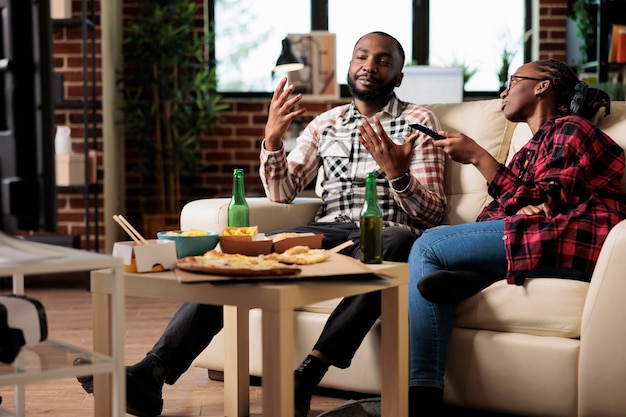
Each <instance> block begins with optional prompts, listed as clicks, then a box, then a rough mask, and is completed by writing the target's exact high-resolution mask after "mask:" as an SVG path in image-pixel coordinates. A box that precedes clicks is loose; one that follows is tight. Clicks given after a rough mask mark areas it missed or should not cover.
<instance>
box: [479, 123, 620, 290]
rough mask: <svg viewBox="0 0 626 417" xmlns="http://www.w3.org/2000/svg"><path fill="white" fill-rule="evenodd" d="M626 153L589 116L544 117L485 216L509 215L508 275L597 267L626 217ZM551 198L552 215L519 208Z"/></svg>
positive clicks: (493, 189) (496, 183)
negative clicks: (538, 269)
mask: <svg viewBox="0 0 626 417" xmlns="http://www.w3.org/2000/svg"><path fill="white" fill-rule="evenodd" d="M623 174H624V152H623V150H622V148H621V147H620V146H619V145H617V144H616V143H615V142H614V141H613V140H612V139H611V138H610V137H608V136H607V135H605V134H604V133H603V132H602V131H601V130H599V129H597V128H595V127H594V126H593V125H592V124H591V123H590V122H589V121H588V120H586V119H583V118H580V117H578V116H566V117H561V118H557V119H553V120H550V121H548V122H546V123H544V124H543V125H542V126H541V128H540V129H539V130H538V131H537V133H536V134H535V135H534V137H533V138H532V139H531V140H530V141H529V142H528V143H527V144H526V146H524V147H523V148H522V149H520V150H519V151H518V152H517V153H516V154H515V156H514V157H513V159H512V160H511V162H510V163H509V165H508V167H507V168H505V167H504V166H500V168H499V169H498V172H497V173H496V175H495V177H494V178H493V180H492V181H491V183H490V184H489V194H490V195H491V196H492V197H494V200H493V201H492V202H491V204H489V205H488V206H487V207H486V208H485V209H484V211H483V212H482V213H481V215H480V216H479V217H478V221H485V220H493V219H502V218H504V237H503V239H504V246H505V249H506V255H507V261H508V272H507V281H508V282H509V283H511V284H512V283H515V284H518V285H521V284H522V283H523V282H524V279H525V278H526V277H527V276H528V273H529V272H530V271H531V270H533V269H534V268H535V267H540V266H541V267H558V268H572V269H576V270H579V271H587V272H593V269H594V267H595V264H596V261H597V260H598V255H599V254H600V249H601V247H602V244H603V243H604V241H605V239H606V237H607V235H608V233H609V230H611V228H612V227H613V226H615V225H616V224H617V223H618V222H619V221H620V220H622V219H624V218H625V217H626V194H624V190H623V189H622V186H621V183H620V181H621V179H622V175H623ZM541 203H547V204H548V206H549V207H550V208H551V210H552V217H545V216H543V215H535V216H528V215H522V214H515V213H517V211H518V210H519V209H520V208H522V207H525V206H528V205H531V204H532V205H539V204H541Z"/></svg>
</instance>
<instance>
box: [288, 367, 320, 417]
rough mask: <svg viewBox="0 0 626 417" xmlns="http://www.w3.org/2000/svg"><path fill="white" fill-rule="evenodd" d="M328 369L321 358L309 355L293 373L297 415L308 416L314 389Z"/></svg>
mask: <svg viewBox="0 0 626 417" xmlns="http://www.w3.org/2000/svg"><path fill="white" fill-rule="evenodd" d="M326 371H328V366H327V365H326V364H325V363H324V362H322V360H321V359H319V358H316V357H315V356H313V355H308V356H307V357H306V359H304V361H303V362H302V363H301V364H300V367H298V369H296V370H295V371H294V373H293V376H294V409H295V417H307V415H308V414H309V410H310V409H311V397H312V396H313V389H315V387H316V386H317V384H319V382H320V381H321V380H322V378H323V377H324V375H325V374H326Z"/></svg>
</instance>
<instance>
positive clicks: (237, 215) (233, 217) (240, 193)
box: [228, 168, 250, 227]
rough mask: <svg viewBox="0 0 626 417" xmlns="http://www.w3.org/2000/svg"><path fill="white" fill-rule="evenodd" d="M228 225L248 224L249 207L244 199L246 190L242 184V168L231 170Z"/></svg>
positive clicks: (246, 225)
mask: <svg viewBox="0 0 626 417" xmlns="http://www.w3.org/2000/svg"><path fill="white" fill-rule="evenodd" d="M228 226H229V227H248V226H250V208H249V207H248V202H247V201H246V191H245V188H244V186H243V169H241V168H235V170H234V171H233V196H232V198H231V199H230V203H229V204H228Z"/></svg>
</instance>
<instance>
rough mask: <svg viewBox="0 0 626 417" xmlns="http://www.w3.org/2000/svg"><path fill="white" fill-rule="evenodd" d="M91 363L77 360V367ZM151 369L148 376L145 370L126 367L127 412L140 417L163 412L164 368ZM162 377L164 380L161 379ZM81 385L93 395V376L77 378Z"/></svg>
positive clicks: (153, 416)
mask: <svg viewBox="0 0 626 417" xmlns="http://www.w3.org/2000/svg"><path fill="white" fill-rule="evenodd" d="M88 363H90V362H89V361H88V360H87V359H83V358H77V359H75V360H74V365H75V366H80V365H84V364H88ZM153 368H156V369H150V371H152V372H151V374H155V373H156V374H157V375H156V377H155V376H153V375H150V374H146V372H145V370H144V369H140V368H137V367H136V366H127V367H126V412H127V413H128V414H132V415H134V416H139V417H155V416H159V415H161V412H162V411H163V396H162V387H163V382H164V380H165V377H164V374H162V373H161V372H160V370H161V369H162V368H160V367H158V365H156V366H153ZM161 376H162V378H161ZM76 379H77V380H78V382H80V385H81V386H82V387H83V389H84V390H85V391H86V392H87V393H88V394H93V375H84V376H78V377H76Z"/></svg>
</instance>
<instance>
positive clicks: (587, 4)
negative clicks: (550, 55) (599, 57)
mask: <svg viewBox="0 0 626 417" xmlns="http://www.w3.org/2000/svg"><path fill="white" fill-rule="evenodd" d="M568 5H569V7H568V16H569V17H571V18H572V19H573V20H574V22H576V28H577V29H578V32H577V33H576V37H577V38H579V39H580V40H581V44H580V54H581V62H582V63H586V62H591V61H593V60H595V59H596V43H597V40H596V30H597V20H598V14H597V13H596V12H595V10H594V0H570V1H569V4H568Z"/></svg>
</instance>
